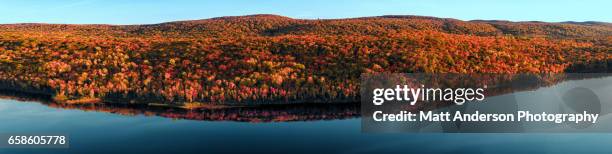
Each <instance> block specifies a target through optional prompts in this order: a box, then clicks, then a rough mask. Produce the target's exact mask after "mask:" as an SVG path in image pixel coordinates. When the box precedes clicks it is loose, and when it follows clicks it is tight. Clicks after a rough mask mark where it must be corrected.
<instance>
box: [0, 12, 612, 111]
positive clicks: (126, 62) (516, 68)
mask: <svg viewBox="0 0 612 154" xmlns="http://www.w3.org/2000/svg"><path fill="white" fill-rule="evenodd" d="M611 51H612V24H610V23H604V22H563V23H546V22H535V21H534V22H509V21H486V20H476V21H461V20H455V19H447V18H434V17H423V16H380V17H363V18H351V19H325V20H302V19H291V18H288V17H283V16H276V15H251V16H236V17H219V18H211V19H204V20H193V21H178V22H169V23H161V24H153V25H63V24H8V25H0V83H1V86H2V87H4V88H9V89H15V90H20V91H24V92H38V93H48V94H49V95H51V96H53V97H54V98H55V99H56V100H57V101H62V102H68V103H82V102H88V101H111V102H121V103H123V102H161V103H166V104H185V105H190V104H191V105H193V104H210V103H213V104H220V103H237V104H249V103H267V102H281V103H294V102H347V101H349V102H350V101H355V100H358V97H359V96H358V95H359V82H360V81H359V77H360V75H361V74H363V73H376V72H398V73H413V72H425V73H523V72H532V73H549V72H552V73H561V72H610V68H611V67H612V64H611V63H610V60H612V54H611Z"/></svg>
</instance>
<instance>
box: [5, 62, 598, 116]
mask: <svg viewBox="0 0 612 154" xmlns="http://www.w3.org/2000/svg"><path fill="white" fill-rule="evenodd" d="M608 75H609V74H601V75H593V74H588V75H585V76H581V75H579V74H578V75H576V74H574V75H564V74H556V75H528V76H517V75H508V76H507V77H504V79H503V80H500V75H493V76H495V77H496V78H492V76H491V75H479V76H473V75H472V76H470V77H465V76H455V79H456V80H452V81H450V83H452V84H454V85H464V84H470V83H487V84H489V86H490V88H489V89H488V90H487V97H490V96H497V95H504V94H508V93H514V92H519V91H529V90H534V89H538V88H541V87H549V86H552V85H556V84H558V83H561V82H563V81H567V80H581V79H586V78H594V77H605V76H608ZM444 78H447V79H448V78H449V77H448V76H445V77H444ZM525 81H529V82H525ZM450 87H452V86H450ZM0 94H1V95H2V96H1V98H5V99H14V100H21V101H35V102H40V103H42V104H44V105H47V106H49V107H52V108H61V109H75V110H84V111H96V112H105V113H113V114H119V115H126V116H137V115H144V116H158V117H165V118H173V119H187V120H202V121H239V122H290V121H316V120H335V119H351V118H358V117H359V116H360V112H361V111H360V104H359V103H358V102H354V103H315V104H290V105H279V104H274V105H262V104H259V105H253V106H241V107H218V108H205V109H194V110H186V109H181V108H170V107H156V106H149V105H142V104H140V105H138V104H121V103H119V104H118V103H100V104H64V103H55V102H53V101H52V100H51V99H50V97H49V96H48V95H46V94H44V93H27V92H23V91H15V90H14V89H4V90H0ZM448 105H450V104H442V105H440V106H434V108H439V107H444V106H448ZM431 107H432V106H428V108H431ZM412 110H428V109H427V108H426V107H423V106H415V107H414V108H413V109H412Z"/></svg>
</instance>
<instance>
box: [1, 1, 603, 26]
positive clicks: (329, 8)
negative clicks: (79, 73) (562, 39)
mask: <svg viewBox="0 0 612 154" xmlns="http://www.w3.org/2000/svg"><path fill="white" fill-rule="evenodd" d="M610 8H612V0H505V1H502V0H131V1H128V0H10V1H9V0H0V23H4V24H6V23H32V22H34V23H71V24H94V23H103V24H152V23H160V22H167V21H177V20H190V19H205V18H211V17H219V16H236V15H248V14H278V15H283V16H288V17H292V18H307V19H317V18H347V17H363V16H379V15H424V16H436V17H447V18H456V19H461V20H474V19H487V20H493V19H503V20H511V21H533V20H538V21H548V22H559V21H604V22H612V9H610Z"/></svg>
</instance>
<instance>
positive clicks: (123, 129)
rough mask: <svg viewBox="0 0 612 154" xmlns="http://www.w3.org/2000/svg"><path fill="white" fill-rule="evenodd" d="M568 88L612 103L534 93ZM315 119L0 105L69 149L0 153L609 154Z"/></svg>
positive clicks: (14, 120)
mask: <svg viewBox="0 0 612 154" xmlns="http://www.w3.org/2000/svg"><path fill="white" fill-rule="evenodd" d="M572 82H583V85H587V86H589V87H588V88H591V89H596V90H594V91H596V92H598V93H597V95H598V96H599V97H600V98H599V99H600V100H601V101H602V103H603V102H610V101H611V100H612V95H609V94H611V93H610V92H612V85H611V83H612V77H606V78H597V79H587V80H576V81H566V82H564V83H560V84H558V85H556V86H553V87H546V88H540V89H538V90H536V91H541V90H547V89H548V90H550V89H561V90H562V89H563V88H564V85H565V84H568V83H572ZM602 92H603V93H602ZM606 93H607V94H606ZM515 94H517V96H520V98H518V99H528V97H530V96H531V95H532V93H531V92H529V91H527V92H517V93H515ZM320 119H324V120H305V121H292V122H260V123H253V122H244V121H227V120H225V121H210V120H187V119H183V118H168V116H158V115H155V114H132V115H129V116H128V115H126V114H117V113H115V112H114V111H111V112H100V111H95V110H81V109H67V108H61V107H50V106H49V105H47V104H44V103H39V102H32V101H17V100H11V99H0V122H1V124H0V133H2V134H13V133H43V134H44V133H55V134H58V133H59V134H66V135H68V136H69V138H70V148H65V149H10V148H4V149H0V153H60V152H61V153H66V152H67V153H116V152H122V153H128V152H129V153H174V152H194V153H211V152H225V153H227V152H279V153H280V152H285V151H292V152H295V153H321V152H325V153H329V152H332V153H380V152H396V153H397V152H401V153H408V152H414V153H423V152H427V153H463V152H464V153H525V152H528V153H531V152H538V153H542V152H546V153H570V152H574V153H575V152H580V153H584V152H595V153H612V146H610V145H612V133H583V134H570V133H563V134H559V133H555V134H546V133H543V134H542V133H540V134H518V133H509V134H450V133H448V134H442V133H430V134H410V133H374V134H368V133H362V132H361V120H360V119H359V117H352V116H344V117H343V118H338V119H326V118H320ZM607 123H612V122H607ZM2 142H4V141H2Z"/></svg>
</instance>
